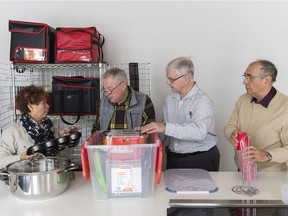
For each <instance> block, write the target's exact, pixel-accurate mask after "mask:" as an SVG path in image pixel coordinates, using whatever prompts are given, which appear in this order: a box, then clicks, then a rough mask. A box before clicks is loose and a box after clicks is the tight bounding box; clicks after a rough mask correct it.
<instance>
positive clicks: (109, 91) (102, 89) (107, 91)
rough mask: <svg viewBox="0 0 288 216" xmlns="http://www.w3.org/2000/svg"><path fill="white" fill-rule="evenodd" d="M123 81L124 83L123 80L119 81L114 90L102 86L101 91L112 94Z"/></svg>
mask: <svg viewBox="0 0 288 216" xmlns="http://www.w3.org/2000/svg"><path fill="white" fill-rule="evenodd" d="M122 83H123V81H122V82H120V83H119V84H118V85H117V86H116V87H114V88H113V89H112V90H105V89H104V87H103V88H101V92H102V93H103V94H106V95H110V94H112V93H113V92H114V91H115V90H116V89H117V88H118V87H119V86H120V85H121V84H122Z"/></svg>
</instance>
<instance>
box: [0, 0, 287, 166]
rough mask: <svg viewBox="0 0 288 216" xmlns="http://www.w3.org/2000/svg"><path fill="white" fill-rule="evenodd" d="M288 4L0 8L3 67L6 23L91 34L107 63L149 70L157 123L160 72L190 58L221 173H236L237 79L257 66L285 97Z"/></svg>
mask: <svg viewBox="0 0 288 216" xmlns="http://www.w3.org/2000/svg"><path fill="white" fill-rule="evenodd" d="M287 11H288V2H283V1H282V2H273V1H266V2H259V1H257V2H249V1H244V2H240V1H239V2H237V1H232V2H228V1H227V2H226V1H222V2H220V1H219V2H217V1H210V2H209V1H203V2H200V1H199V2H197V1H190V2H187V1H186V2H176V1H175V2H171V1H169V2H163V1H162V2H138V1H137V2H121V1H116V2H99V1H97V2H92V1H90V2H82V1H81V2H77V1H73V2H72V1H65V2H55V1H53V2H51V1H49V2H45V1H41V2H37V1H33V2H28V1H20V2H15V1H12V2H0V35H1V36H0V62H4V63H9V50H10V33H9V32H8V20H9V19H14V20H25V21H34V22H43V23H47V24H49V25H50V26H52V27H54V28H56V27H72V26H75V27H85V26H96V27H97V28H98V30H99V31H100V32H101V33H102V34H103V35H104V36H105V38H106V44H105V45H104V55H105V60H106V61H107V62H109V63H127V62H150V63H151V67H152V82H151V86H152V100H153V102H154V104H155V107H156V112H157V118H158V120H162V106H163V103H164V99H165V97H166V95H167V94H169V93H170V89H169V88H168V87H167V85H166V84H165V82H166V79H165V66H166V64H167V63H168V62H169V61H170V60H172V59H173V58H176V57H178V56H191V57H192V60H193V61H194V64H195V68H196V72H195V79H196V81H197V83H198V84H199V86H200V87H201V88H203V89H204V90H205V91H206V92H207V93H208V94H209V95H210V96H211V97H212V99H213V100H214V102H215V106H216V119H217V121H216V127H217V128H216V129H217V132H218V137H219V143H218V146H219V148H220V151H221V165H220V166H221V170H224V171H230V170H235V166H234V162H233V150H232V147H230V145H229V144H228V142H227V141H226V140H225V139H224V136H223V127H224V125H225V123H226V122H227V120H228V118H229V117H230V114H231V112H232V110H233V107H234V103H235V102H236V100H237V98H238V97H239V95H240V94H242V93H244V92H245V90H244V87H243V85H242V78H241V75H242V74H243V72H244V70H245V69H246V66H247V65H248V64H249V63H250V62H251V61H254V60H255V59H268V60H271V61H272V62H274V63H275V64H276V66H277V67H278V70H279V75H278V79H277V82H276V84H275V86H276V88H278V89H279V90H281V91H282V92H284V93H286V94H288V85H286V83H287V81H286V80H287V79H288V73H287V71H288V62H287V60H286V59H287V53H288V23H287V20H288V13H287Z"/></svg>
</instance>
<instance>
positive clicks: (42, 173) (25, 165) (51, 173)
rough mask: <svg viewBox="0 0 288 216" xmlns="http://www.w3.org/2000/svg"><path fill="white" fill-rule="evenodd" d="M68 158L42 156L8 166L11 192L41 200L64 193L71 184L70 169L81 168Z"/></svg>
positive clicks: (7, 171)
mask: <svg viewBox="0 0 288 216" xmlns="http://www.w3.org/2000/svg"><path fill="white" fill-rule="evenodd" d="M79 168H80V167H79V165H76V164H71V161H70V160H69V159H67V158H61V157H42V158H39V157H37V158H32V159H27V160H20V161H16V162H13V163H11V164H9V165H7V166H6V172H3V171H2V172H1V173H0V174H1V175H8V176H9V188H10V191H11V193H12V194H13V195H14V196H16V197H17V198H19V199H25V200H41V199H48V198H51V197H54V196H56V195H58V194H60V193H62V192H63V191H64V190H65V189H66V188H67V186H68V184H69V173H68V172H69V171H71V170H75V169H79Z"/></svg>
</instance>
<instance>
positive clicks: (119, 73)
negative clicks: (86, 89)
mask: <svg viewBox="0 0 288 216" xmlns="http://www.w3.org/2000/svg"><path fill="white" fill-rule="evenodd" d="M110 76H112V77H113V78H115V79H117V80H118V81H119V82H123V81H125V82H126V83H128V79H127V75H126V72H125V71H124V70H123V69H121V68H118V67H113V68H110V69H108V70H107V71H106V72H105V73H104V74H103V76H102V78H103V79H106V78H108V77H110Z"/></svg>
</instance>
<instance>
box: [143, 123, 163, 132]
mask: <svg viewBox="0 0 288 216" xmlns="http://www.w3.org/2000/svg"><path fill="white" fill-rule="evenodd" d="M165 129H166V124H165V123H159V122H151V123H149V124H147V125H144V126H142V127H141V128H140V130H141V133H148V134H151V133H155V132H156V133H164V132H165Z"/></svg>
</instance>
